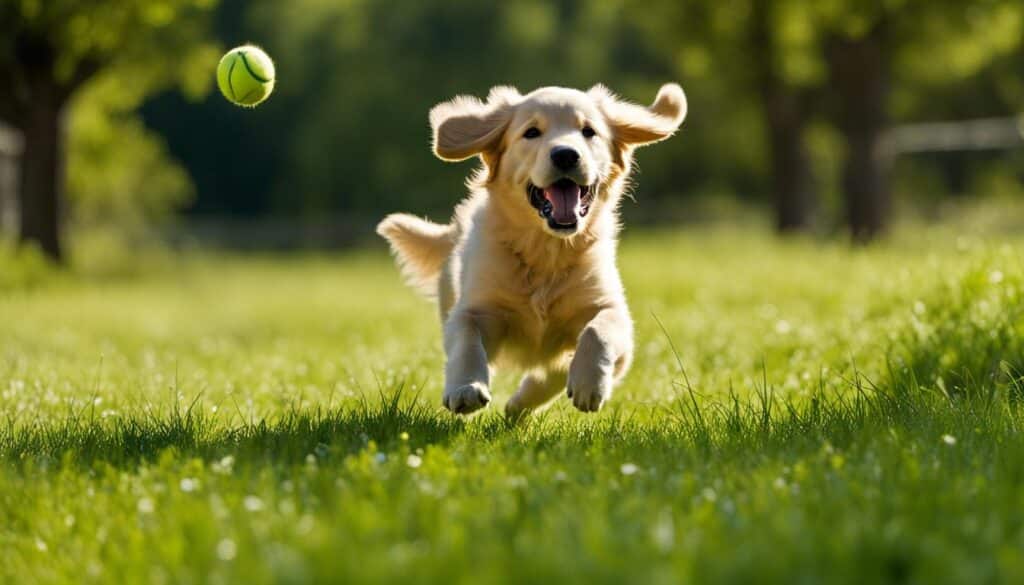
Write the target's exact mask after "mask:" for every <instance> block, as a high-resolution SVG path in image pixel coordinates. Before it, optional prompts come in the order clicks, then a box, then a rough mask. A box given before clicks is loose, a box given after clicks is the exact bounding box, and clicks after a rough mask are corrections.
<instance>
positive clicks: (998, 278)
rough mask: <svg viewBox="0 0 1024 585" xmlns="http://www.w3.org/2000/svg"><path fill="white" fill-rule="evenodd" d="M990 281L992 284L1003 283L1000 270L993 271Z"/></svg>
mask: <svg viewBox="0 0 1024 585" xmlns="http://www.w3.org/2000/svg"><path fill="white" fill-rule="evenodd" d="M988 281H989V282H990V283H992V284H999V283H1000V282H1003V273H1002V271H999V270H993V271H992V272H990V273H989V275H988Z"/></svg>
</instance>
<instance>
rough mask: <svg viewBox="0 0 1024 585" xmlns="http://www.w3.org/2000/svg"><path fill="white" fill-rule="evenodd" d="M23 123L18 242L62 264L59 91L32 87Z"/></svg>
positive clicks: (62, 185)
mask: <svg viewBox="0 0 1024 585" xmlns="http://www.w3.org/2000/svg"><path fill="white" fill-rule="evenodd" d="M34 89H37V90H39V91H34V92H33V98H34V99H33V100H32V103H30V104H27V111H26V116H25V118H24V119H23V120H22V123H21V130H22V132H23V134H24V149H23V150H22V156H21V174H20V180H21V188H20V189H19V208H20V209H21V223H20V234H19V238H20V241H21V243H23V244H25V243H33V244H36V245H38V246H39V248H40V249H41V250H42V251H43V252H44V253H46V255H47V256H49V257H50V258H52V259H54V260H57V261H62V260H63V249H62V247H61V237H60V224H61V219H62V217H61V216H62V210H61V205H62V202H63V199H64V193H63V191H64V146H65V144H64V128H63V115H62V114H63V110H64V100H63V99H62V97H61V95H60V91H59V88H58V87H57V86H56V85H54V86H53V87H51V88H38V87H37V88H34Z"/></svg>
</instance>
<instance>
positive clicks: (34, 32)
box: [0, 0, 214, 261]
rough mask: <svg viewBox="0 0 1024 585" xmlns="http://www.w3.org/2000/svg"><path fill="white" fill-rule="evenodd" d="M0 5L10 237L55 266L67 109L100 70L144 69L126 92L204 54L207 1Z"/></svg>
mask: <svg viewBox="0 0 1024 585" xmlns="http://www.w3.org/2000/svg"><path fill="white" fill-rule="evenodd" d="M0 2H2V3H0V87H4V88H10V89H9V90H5V91H4V92H2V93H0V118H2V119H3V120H4V121H6V122H8V123H9V124H10V125H11V126H13V127H15V128H17V129H18V130H20V131H21V133H22V134H23V138H24V150H23V153H22V157H21V161H22V162H21V169H20V171H21V172H20V185H19V187H18V199H19V208H20V210H21V217H20V221H19V228H20V229H19V238H20V241H21V242H22V243H33V244H36V245H38V246H39V247H40V248H41V249H42V250H43V252H45V253H46V254H47V255H48V256H50V257H51V258H53V259H55V260H58V261H60V260H61V259H62V258H63V246H62V239H61V224H62V214H63V211H62V207H63V205H64V187H65V165H66V142H67V137H66V124H65V117H66V116H65V114H66V111H67V106H68V104H69V102H70V100H71V99H72V98H73V96H75V94H76V93H77V92H78V91H79V90H80V88H81V87H82V86H83V85H84V84H86V83H87V82H89V81H90V80H91V79H93V78H94V76H96V75H97V74H98V73H100V72H101V71H104V70H109V69H111V68H114V67H118V66H125V65H127V64H131V63H135V64H144V67H141V68H139V70H140V71H141V77H140V78H139V79H138V80H133V86H134V88H135V90H136V91H142V90H148V91H152V90H154V89H156V88H158V87H160V86H161V85H163V84H166V83H169V82H170V81H172V80H177V79H180V78H181V75H182V70H183V68H184V67H186V65H188V64H194V63H195V60H194V59H193V58H192V55H194V54H195V52H196V51H201V52H202V53H204V54H209V52H210V47H209V44H208V43H205V41H204V39H205V34H206V15H207V14H208V12H209V9H210V8H211V7H212V4H213V2H214V0H0ZM212 66H213V65H212V64H211V67H212Z"/></svg>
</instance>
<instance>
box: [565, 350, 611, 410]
mask: <svg viewBox="0 0 1024 585" xmlns="http://www.w3.org/2000/svg"><path fill="white" fill-rule="evenodd" d="M566 392H567V394H568V395H569V398H570V399H571V400H572V405H573V406H575V407H576V408H577V409H578V410H580V411H582V412H597V411H599V410H601V407H602V406H604V403H605V402H607V401H608V399H609V398H611V396H612V375H611V372H606V371H605V368H602V367H600V366H598V365H596V364H592V363H585V362H577V361H576V360H573V363H572V364H571V365H570V367H569V381H568V382H567V383H566Z"/></svg>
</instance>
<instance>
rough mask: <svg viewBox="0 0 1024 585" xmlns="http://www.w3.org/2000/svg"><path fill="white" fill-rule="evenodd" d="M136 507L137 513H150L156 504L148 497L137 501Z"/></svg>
mask: <svg viewBox="0 0 1024 585" xmlns="http://www.w3.org/2000/svg"><path fill="white" fill-rule="evenodd" d="M136 508H138V510H139V514H152V513H153V510H155V509H156V506H155V505H153V500H151V499H149V498H142V499H140V500H139V503H138V504H136Z"/></svg>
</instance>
